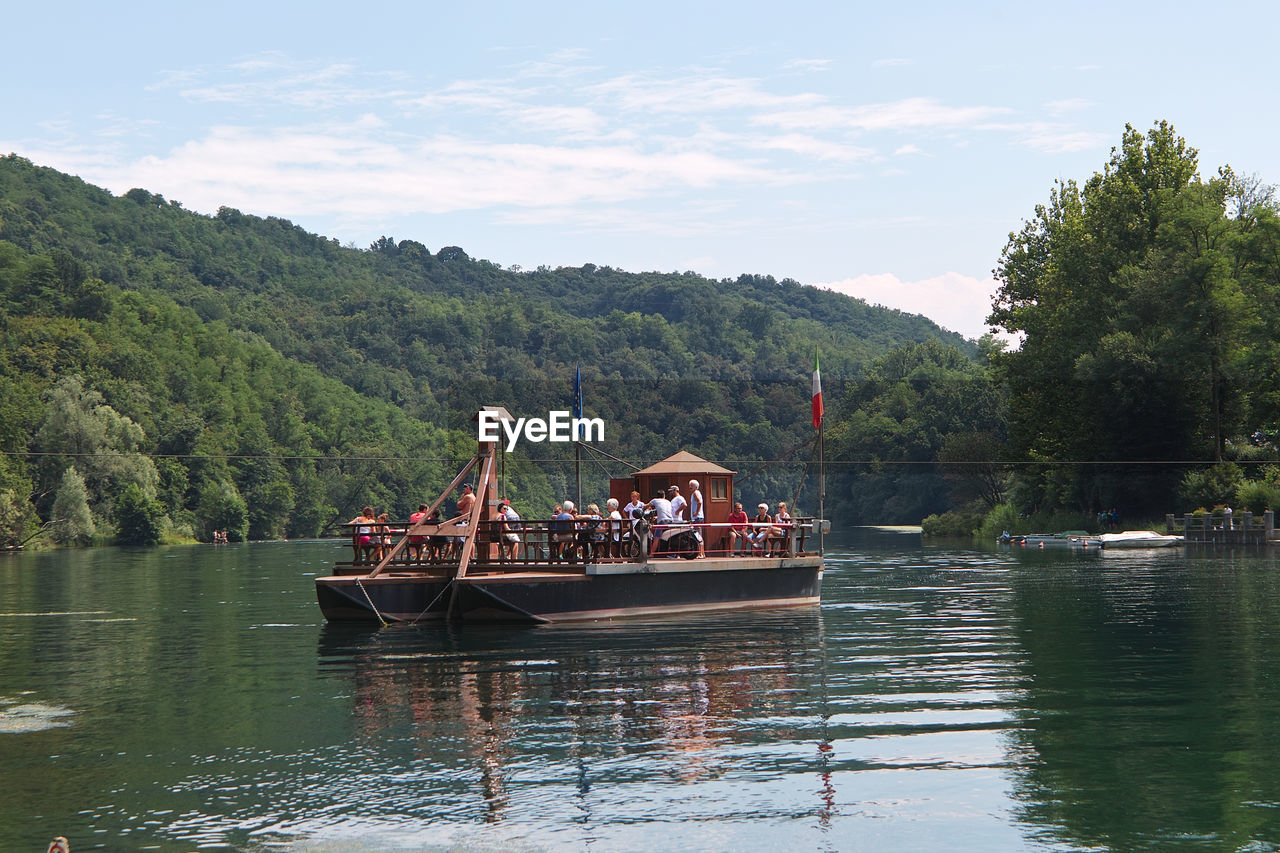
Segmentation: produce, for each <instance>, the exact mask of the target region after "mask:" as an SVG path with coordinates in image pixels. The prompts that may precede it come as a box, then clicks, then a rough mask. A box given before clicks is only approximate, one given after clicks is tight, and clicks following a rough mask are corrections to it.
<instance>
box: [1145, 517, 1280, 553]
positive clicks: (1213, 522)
mask: <svg viewBox="0 0 1280 853" xmlns="http://www.w3.org/2000/svg"><path fill="white" fill-rule="evenodd" d="M1164 520H1165V529H1166V532H1168V533H1170V534H1177V535H1181V536H1182V537H1183V538H1184V541H1186V542H1187V543H1188V544H1195V545H1270V544H1278V545H1280V538H1278V537H1277V533H1276V521H1275V512H1274V511H1273V510H1267V511H1266V512H1264V513H1263V514H1262V516H1261V517H1257V516H1255V515H1254V514H1253V513H1251V512H1239V513H1232V514H1231V516H1229V517H1226V516H1217V517H1215V516H1213V515H1209V514H1207V513H1205V514H1201V515H1194V514H1192V513H1187V514H1185V515H1182V516H1176V515H1174V514H1173V513H1169V514H1168V515H1166V516H1165V517H1164Z"/></svg>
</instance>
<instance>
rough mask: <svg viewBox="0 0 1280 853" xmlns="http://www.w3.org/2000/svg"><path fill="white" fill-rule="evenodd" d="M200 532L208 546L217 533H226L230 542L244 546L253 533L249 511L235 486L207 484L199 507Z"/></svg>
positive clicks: (197, 520)
mask: <svg viewBox="0 0 1280 853" xmlns="http://www.w3.org/2000/svg"><path fill="white" fill-rule="evenodd" d="M196 529H197V530H198V531H199V534H200V538H201V539H202V540H204V541H205V542H211V541H212V540H213V531H215V530H225V531H226V532H227V539H228V540H230V541H232V542H243V541H244V540H245V539H246V538H247V537H248V533H249V511H248V509H247V508H246V506H245V502H244V498H242V497H241V496H240V492H239V491H237V490H236V487H235V484H234V483H231V482H229V481H227V480H218V481H214V482H209V483H206V484H205V486H204V488H203V489H201V490H200V501H199V503H198V504H197V505H196Z"/></svg>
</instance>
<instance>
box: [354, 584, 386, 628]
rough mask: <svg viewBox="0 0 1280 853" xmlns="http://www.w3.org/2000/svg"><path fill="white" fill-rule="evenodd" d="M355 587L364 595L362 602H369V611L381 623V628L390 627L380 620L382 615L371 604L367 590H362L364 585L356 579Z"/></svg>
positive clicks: (375, 606) (376, 606)
mask: <svg viewBox="0 0 1280 853" xmlns="http://www.w3.org/2000/svg"><path fill="white" fill-rule="evenodd" d="M356 586H358V587H360V591H361V592H363V593H364V600H365V601H367V602H369V609H370V610H372V611H373V615H374V616H377V617H378V621H379V622H381V623H382V627H383V628H385V627H387V626H388V625H390V624H391V623H390V622H388V621H387V620H386V619H384V618H382V614H381V613H379V612H378V605H376V604H374V603H373V599H372V598H370V597H369V590H367V589H365V588H364V584H362V583H360V579H359V578H356Z"/></svg>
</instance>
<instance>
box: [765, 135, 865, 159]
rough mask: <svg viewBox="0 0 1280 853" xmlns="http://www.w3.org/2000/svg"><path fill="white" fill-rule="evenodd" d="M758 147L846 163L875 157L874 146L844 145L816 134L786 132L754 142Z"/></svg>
mask: <svg viewBox="0 0 1280 853" xmlns="http://www.w3.org/2000/svg"><path fill="white" fill-rule="evenodd" d="M755 144H756V146H757V147H759V148H765V149H769V150H774V151H790V152H792V153H793V154H799V155H802V156H805V157H812V158H814V159H815V160H836V161H841V162H846V163H860V162H863V161H866V160H871V159H874V158H875V157H876V150H875V149H874V148H866V147H864V146H860V145H846V144H844V143H842V142H834V141H831V140H827V139H819V138H818V137H816V136H808V135H806V134H802V133H787V134H783V135H781V136H772V137H768V138H766V139H764V140H761V141H759V142H757V143H755Z"/></svg>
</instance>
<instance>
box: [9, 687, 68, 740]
mask: <svg viewBox="0 0 1280 853" xmlns="http://www.w3.org/2000/svg"><path fill="white" fill-rule="evenodd" d="M74 714H75V711H73V710H71V709H70V708H63V707H60V706H58V705H46V704H45V703H43V702H22V701H21V700H18V699H9V698H6V697H4V696H0V734H21V733H26V732H42V731H46V730H48V729H60V728H65V727H66V726H69V725H71V717H72V716H73V715H74Z"/></svg>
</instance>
